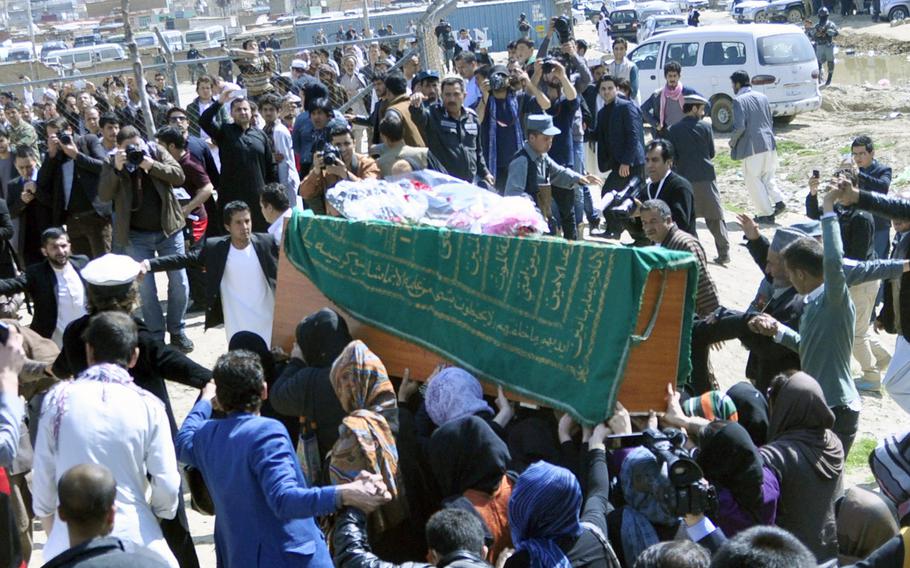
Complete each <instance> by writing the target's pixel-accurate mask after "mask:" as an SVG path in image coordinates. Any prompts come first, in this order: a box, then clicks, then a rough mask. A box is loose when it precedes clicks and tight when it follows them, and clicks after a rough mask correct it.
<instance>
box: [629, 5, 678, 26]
mask: <svg viewBox="0 0 910 568" xmlns="http://www.w3.org/2000/svg"><path fill="white" fill-rule="evenodd" d="M635 9H636V10H638V21H640V22H644V21H645V20H647V19H648V18H650V17H651V16H663V15H664V14H679V13H681V12H682V10H680V8H679V5H678V4H677V3H676V2H662V1H660V0H657V1H654V2H639V3H638V4H636V5H635Z"/></svg>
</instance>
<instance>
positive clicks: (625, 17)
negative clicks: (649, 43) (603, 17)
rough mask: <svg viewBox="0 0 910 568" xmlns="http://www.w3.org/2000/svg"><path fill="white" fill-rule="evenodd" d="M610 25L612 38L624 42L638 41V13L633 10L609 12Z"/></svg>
mask: <svg viewBox="0 0 910 568" xmlns="http://www.w3.org/2000/svg"><path fill="white" fill-rule="evenodd" d="M610 23H611V24H612V25H613V26H612V29H611V30H610V33H611V35H612V36H613V37H621V38H623V39H625V40H626V41H633V42H634V41H638V25H639V19H638V11H637V10H636V9H635V8H629V9H625V8H624V9H622V10H615V11H613V12H610Z"/></svg>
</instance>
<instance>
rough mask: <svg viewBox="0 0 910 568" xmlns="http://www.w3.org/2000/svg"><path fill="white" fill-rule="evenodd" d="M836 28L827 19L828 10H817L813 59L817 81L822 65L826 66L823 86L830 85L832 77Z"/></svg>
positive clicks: (820, 75)
mask: <svg viewBox="0 0 910 568" xmlns="http://www.w3.org/2000/svg"><path fill="white" fill-rule="evenodd" d="M838 33H839V32H838V31H837V26H835V25H834V22H832V21H831V20H829V19H828V9H827V8H825V7H824V6H822V7H821V8H820V9H819V10H818V23H817V24H815V57H816V58H818V80H819V82H821V80H822V65H824V64H825V63H827V64H828V77H827V79H825V86H826V87H827V86H828V85H830V84H831V78H832V77H833V76H834V38H835V37H837V34H838Z"/></svg>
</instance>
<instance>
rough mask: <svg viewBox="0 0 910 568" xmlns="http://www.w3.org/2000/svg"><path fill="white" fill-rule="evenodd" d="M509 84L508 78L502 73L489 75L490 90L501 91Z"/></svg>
mask: <svg viewBox="0 0 910 568" xmlns="http://www.w3.org/2000/svg"><path fill="white" fill-rule="evenodd" d="M508 86H509V78H508V76H506V75H503V74H502V73H494V74H492V75H490V90H491V91H501V90H503V89H505V88H506V87H508Z"/></svg>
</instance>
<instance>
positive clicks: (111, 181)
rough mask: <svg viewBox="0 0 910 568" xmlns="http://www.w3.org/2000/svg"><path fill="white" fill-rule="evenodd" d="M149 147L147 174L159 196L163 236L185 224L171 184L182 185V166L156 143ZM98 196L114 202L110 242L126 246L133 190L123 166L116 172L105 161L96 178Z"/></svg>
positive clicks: (171, 233)
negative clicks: (150, 165)
mask: <svg viewBox="0 0 910 568" xmlns="http://www.w3.org/2000/svg"><path fill="white" fill-rule="evenodd" d="M148 146H149V150H150V151H151V153H152V158H153V159H154V160H155V163H154V165H152V167H151V169H150V170H149V172H148V177H150V178H151V179H152V182H153V183H154V185H155V189H156V190H157V191H158V196H159V197H160V198H161V229H162V232H163V233H164V236H166V237H170V236H171V235H173V234H174V233H176V232H177V231H179V230H181V229H182V228H183V226H184V224H185V221H184V219H183V211H182V210H181V209H180V204H179V203H178V202H177V198H176V197H174V192H173V188H174V187H179V186H180V185H182V184H183V180H184V176H183V168H181V167H180V164H179V163H177V160H175V159H174V158H173V157H172V156H171V155H170V154H168V153H167V152H166V151H165V150H163V149H161V148H160V147H159V146H158V145H156V144H153V143H149V144H148ZM98 198H99V199H100V200H101V201H113V202H114V218H113V222H114V226H113V244H114V245H117V246H121V247H126V246H127V245H129V242H130V216H131V214H132V210H133V190H132V184H131V183H130V174H129V172H127V171H126V168H124V169H122V170H120V171H119V172H118V171H117V170H116V169H115V168H114V166H113V164H112V163H111V162H105V164H104V166H102V167H101V177H100V179H99V181H98Z"/></svg>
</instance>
